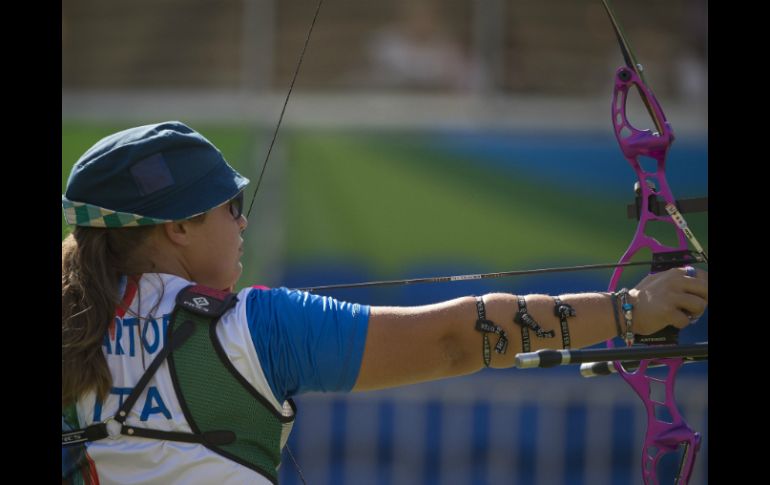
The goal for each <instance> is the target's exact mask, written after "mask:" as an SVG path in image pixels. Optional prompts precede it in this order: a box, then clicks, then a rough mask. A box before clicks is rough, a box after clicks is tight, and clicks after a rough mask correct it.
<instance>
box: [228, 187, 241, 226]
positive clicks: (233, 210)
mask: <svg viewBox="0 0 770 485" xmlns="http://www.w3.org/2000/svg"><path fill="white" fill-rule="evenodd" d="M230 214H232V216H233V218H235V219H238V218H240V217H241V214H243V192H240V193H239V194H238V195H236V196H235V197H233V198H232V199H231V200H230Z"/></svg>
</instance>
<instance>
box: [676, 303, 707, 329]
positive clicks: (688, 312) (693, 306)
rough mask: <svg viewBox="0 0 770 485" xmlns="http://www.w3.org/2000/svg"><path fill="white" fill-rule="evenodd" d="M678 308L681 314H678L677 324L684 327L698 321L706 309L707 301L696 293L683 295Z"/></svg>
mask: <svg viewBox="0 0 770 485" xmlns="http://www.w3.org/2000/svg"><path fill="white" fill-rule="evenodd" d="M677 309H678V310H679V311H678V313H679V315H677V318H676V320H677V322H676V323H675V325H676V326H677V327H679V328H682V327H685V326H687V325H689V324H692V323H695V322H696V321H698V319H699V318H700V317H701V316H702V315H703V313H704V312H705V311H706V301H705V300H704V299H703V298H700V297H698V296H695V295H683V296H682V297H681V300H680V301H679V306H678V307H677ZM679 324H681V326H680V325H679Z"/></svg>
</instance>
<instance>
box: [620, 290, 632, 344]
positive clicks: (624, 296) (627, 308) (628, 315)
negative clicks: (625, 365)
mask: <svg viewBox="0 0 770 485" xmlns="http://www.w3.org/2000/svg"><path fill="white" fill-rule="evenodd" d="M616 295H617V297H618V298H620V301H621V303H622V305H621V306H620V308H621V310H623V318H624V319H625V320H626V333H625V336H624V340H625V341H626V345H629V346H630V345H633V344H634V332H633V325H634V318H633V313H632V311H633V309H634V305H632V304H630V303H628V288H623V289H621V290H620V291H618V292H617V293H616Z"/></svg>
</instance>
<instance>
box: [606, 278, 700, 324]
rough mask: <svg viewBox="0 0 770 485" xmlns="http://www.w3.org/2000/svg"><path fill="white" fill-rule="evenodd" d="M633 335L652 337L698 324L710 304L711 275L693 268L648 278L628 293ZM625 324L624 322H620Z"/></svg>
mask: <svg viewBox="0 0 770 485" xmlns="http://www.w3.org/2000/svg"><path fill="white" fill-rule="evenodd" d="M628 293H629V297H630V298H629V303H632V304H633V305H634V309H633V322H634V323H633V325H634V327H633V328H634V333H637V334H640V335H649V334H652V333H655V332H657V331H658V330H660V329H662V328H664V327H666V326H667V325H674V326H675V327H677V328H683V327H685V326H687V325H688V324H690V323H693V322H695V321H696V320H697V319H698V318H699V317H700V316H701V315H702V314H703V312H704V311H705V310H706V305H707V304H708V293H709V291H708V273H707V272H705V271H702V270H696V269H695V268H692V267H685V268H674V269H670V270H668V271H664V272H662V273H656V274H652V275H648V276H647V277H645V278H644V279H643V280H642V281H641V282H639V284H638V285H637V286H636V287H635V288H633V289H632V290H629V292H628ZM621 322H622V320H621Z"/></svg>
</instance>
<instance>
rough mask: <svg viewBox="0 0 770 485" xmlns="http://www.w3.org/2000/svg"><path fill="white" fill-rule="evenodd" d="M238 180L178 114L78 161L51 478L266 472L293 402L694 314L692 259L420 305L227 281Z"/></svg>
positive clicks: (118, 136) (701, 293)
mask: <svg viewBox="0 0 770 485" xmlns="http://www.w3.org/2000/svg"><path fill="white" fill-rule="evenodd" d="M248 182H249V181H248V180H247V179H246V178H244V177H243V176H241V175H240V174H238V173H237V172H236V171H235V170H233V168H231V167H230V165H229V164H228V163H227V162H226V161H225V159H224V158H223V157H222V154H221V153H220V152H219V150H217V148H216V147H215V146H214V145H213V144H211V143H210V142H209V141H208V140H206V139H205V138H204V137H203V136H201V135H200V134H199V133H197V132H196V131H194V130H192V129H191V128H189V127H188V126H186V125H184V124H182V123H180V122H165V123H158V124H153V125H147V126H139V127H135V128H131V129H127V130H125V131H121V132H119V133H115V134H113V135H110V136H108V137H106V138H104V139H102V140H100V141H99V142H97V143H96V144H95V145H94V146H93V147H92V148H90V149H89V150H88V151H86V152H85V154H84V155H83V156H82V157H81V158H80V160H78V162H77V163H76V164H75V166H74V168H73V169H72V172H71V174H70V177H69V180H68V182H67V188H66V191H65V194H64V196H63V197H62V205H63V208H64V214H65V218H66V220H67V222H68V223H69V224H71V225H73V226H75V227H74V230H73V232H72V234H71V235H69V236H68V237H67V238H66V239H65V240H64V241H63V242H62V453H63V463H62V478H63V480H70V481H72V482H73V483H74V482H77V481H79V480H83V481H84V482H85V483H89V482H92V483H97V482H98V483H122V484H124V483H214V482H216V483H220V484H230V483H233V484H235V483H237V484H241V483H275V482H277V476H278V472H277V470H278V467H279V465H280V462H281V452H282V449H283V447H284V446H285V443H286V440H287V438H288V434H289V432H290V430H291V424H292V422H293V419H294V415H295V412H296V408H295V406H294V404H293V402H292V399H291V398H292V397H293V396H296V395H299V394H302V393H305V392H310V391H323V392H351V391H356V392H360V391H367V390H372V389H381V388H387V387H394V386H401V385H406V384H412V383H417V382H423V381H430V380H435V379H442V378H446V377H451V376H459V375H465V374H470V373H474V372H477V371H479V370H481V369H482V368H484V367H495V368H504V367H511V366H513V365H514V355H515V354H516V352H519V351H521V350H524V351H529V350H531V351H534V350H537V349H540V348H561V347H563V346H570V347H572V348H579V347H585V346H589V345H592V344H596V343H599V342H602V341H605V340H608V339H611V338H613V337H615V336H618V335H623V336H626V335H627V334H628V333H631V334H632V335H633V334H637V335H649V334H652V333H655V332H657V331H658V330H660V329H662V328H664V327H665V326H667V325H673V326H675V327H677V328H682V327H685V326H686V325H688V324H689V323H690V322H691V321H692V320H693V319H695V318H697V317H698V316H700V315H701V314H702V313H703V312H704V311H705V308H706V304H707V299H708V278H707V274H706V273H705V272H703V271H700V270H695V269H694V268H692V267H686V268H677V269H672V270H668V271H665V272H661V273H658V274H654V275H650V276H647V277H645V278H644V279H642V280H641V281H640V282H639V284H638V285H637V286H636V287H634V288H632V289H630V290H622V291H619V292H617V293H596V292H592V293H580V294H569V295H560V296H549V295H536V294H532V295H512V294H507V293H493V294H486V295H483V296H476V297H474V296H468V297H464V298H457V299H454V300H450V301H444V302H439V303H435V304H431V305H425V306H418V307H376V306H369V305H365V304H357V303H348V302H343V301H338V300H335V299H333V298H330V297H324V296H319V295H315V294H310V293H305V292H300V291H294V290H289V289H287V288H273V289H267V288H264V287H248V288H243V289H239V290H237V289H235V287H234V286H235V284H236V281H237V280H238V278H239V276H240V274H241V271H242V267H241V263H240V258H241V255H242V254H243V239H242V237H241V235H242V233H243V231H244V229H245V228H246V225H247V220H246V218H245V217H244V215H243V213H242V209H243V192H244V188H245V187H246V185H247V184H248ZM557 315H561V317H559V316H557ZM520 349H521V350H520Z"/></svg>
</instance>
